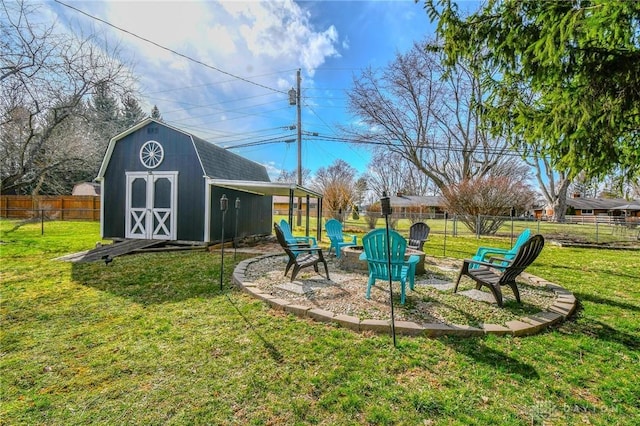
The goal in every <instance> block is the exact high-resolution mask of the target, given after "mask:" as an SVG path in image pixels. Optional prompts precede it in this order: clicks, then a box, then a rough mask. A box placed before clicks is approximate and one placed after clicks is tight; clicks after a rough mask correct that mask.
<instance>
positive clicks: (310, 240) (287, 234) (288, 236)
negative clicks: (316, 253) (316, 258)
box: [280, 219, 318, 247]
mask: <svg viewBox="0 0 640 426" xmlns="http://www.w3.org/2000/svg"><path fill="white" fill-rule="evenodd" d="M280 229H281V230H282V234H283V235H284V239H285V240H286V241H287V242H288V243H290V244H300V243H306V244H309V245H310V246H311V247H317V246H318V243H317V242H316V239H315V238H314V237H295V236H294V235H293V233H292V232H291V227H290V226H289V222H287V221H286V220H284V219H282V220H281V221H280Z"/></svg>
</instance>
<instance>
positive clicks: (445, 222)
mask: <svg viewBox="0 0 640 426" xmlns="http://www.w3.org/2000/svg"><path fill="white" fill-rule="evenodd" d="M447 219H449V213H448V212H444V246H442V255H443V256H444V257H446V256H447Z"/></svg>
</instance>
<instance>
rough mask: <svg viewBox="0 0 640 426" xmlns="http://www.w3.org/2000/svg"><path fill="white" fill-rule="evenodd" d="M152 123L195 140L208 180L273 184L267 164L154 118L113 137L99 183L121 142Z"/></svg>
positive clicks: (194, 147) (193, 141) (102, 166)
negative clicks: (259, 162)
mask: <svg viewBox="0 0 640 426" xmlns="http://www.w3.org/2000/svg"><path fill="white" fill-rule="evenodd" d="M151 123H154V124H157V125H159V126H164V127H167V128H169V129H172V130H174V131H176V132H179V133H182V134H184V135H186V136H188V137H189V138H190V139H191V143H192V146H193V149H194V150H195V151H196V154H197V156H198V158H199V160H200V164H199V165H200V167H201V168H202V174H203V176H205V177H207V178H210V179H226V180H244V181H258V182H270V181H271V180H270V179H269V174H268V173H267V169H266V168H265V167H264V166H263V165H261V164H258V163H256V162H255V161H251V160H249V159H246V158H244V157H242V156H240V155H238V154H235V153H233V152H230V151H228V150H226V149H224V148H221V147H219V146H217V145H215V144H213V143H211V142H207V141H205V140H204V139H201V138H199V137H197V136H195V135H192V134H191V133H188V132H185V131H184V130H181V129H178V128H176V127H173V126H170V125H168V124H166V123H163V122H161V121H157V120H154V119H153V118H150V117H149V118H146V119H144V120H142V121H141V122H139V123H138V124H136V125H135V126H133V127H131V128H129V129H127V130H125V131H124V132H122V133H120V134H118V135H116V136H114V137H113V138H111V140H110V141H109V146H108V147H107V152H106V154H105V156H104V159H103V160H102V165H101V166H100V171H99V172H98V176H97V177H96V180H100V179H102V178H103V177H104V174H105V172H106V169H107V166H108V164H109V160H110V159H111V155H112V153H113V150H114V148H115V145H116V144H117V143H118V141H120V140H122V139H123V138H124V137H126V136H127V135H130V134H131V133H133V132H136V131H138V130H140V129H142V128H144V127H145V126H147V125H149V124H151Z"/></svg>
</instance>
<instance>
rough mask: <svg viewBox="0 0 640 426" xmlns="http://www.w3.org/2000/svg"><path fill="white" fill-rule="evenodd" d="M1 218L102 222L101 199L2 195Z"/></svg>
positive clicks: (95, 197)
mask: <svg viewBox="0 0 640 426" xmlns="http://www.w3.org/2000/svg"><path fill="white" fill-rule="evenodd" d="M0 217H4V218H7V219H33V218H44V219H54V220H94V221H98V220H100V197H99V196H93V195H61V196H48V195H43V196H35V197H34V196H30V195H0Z"/></svg>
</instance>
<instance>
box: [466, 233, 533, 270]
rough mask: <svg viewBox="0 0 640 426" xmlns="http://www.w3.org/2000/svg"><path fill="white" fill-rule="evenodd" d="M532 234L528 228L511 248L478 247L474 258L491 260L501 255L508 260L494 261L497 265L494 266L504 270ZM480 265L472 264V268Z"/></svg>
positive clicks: (480, 260) (483, 260)
mask: <svg viewBox="0 0 640 426" xmlns="http://www.w3.org/2000/svg"><path fill="white" fill-rule="evenodd" d="M530 235H531V230H530V229H529V228H526V229H525V230H524V231H522V233H521V234H520V235H519V236H518V239H517V240H516V242H515V244H513V247H511V248H510V249H502V248H497V247H478V250H477V251H476V254H475V256H473V258H472V259H473V260H475V261H478V262H489V261H490V260H491V258H492V257H500V258H501V259H504V260H506V262H505V261H503V260H499V261H497V262H492V263H494V265H496V266H494V268H495V269H498V270H501V271H502V270H504V268H506V267H507V266H508V265H509V262H508V261H510V260H513V258H514V257H516V254H518V249H520V246H522V245H523V244H524V243H525V242H527V240H528V239H529V236H530ZM479 267H480V266H479V265H478V264H472V265H471V266H470V268H471V269H477V268H479Z"/></svg>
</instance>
